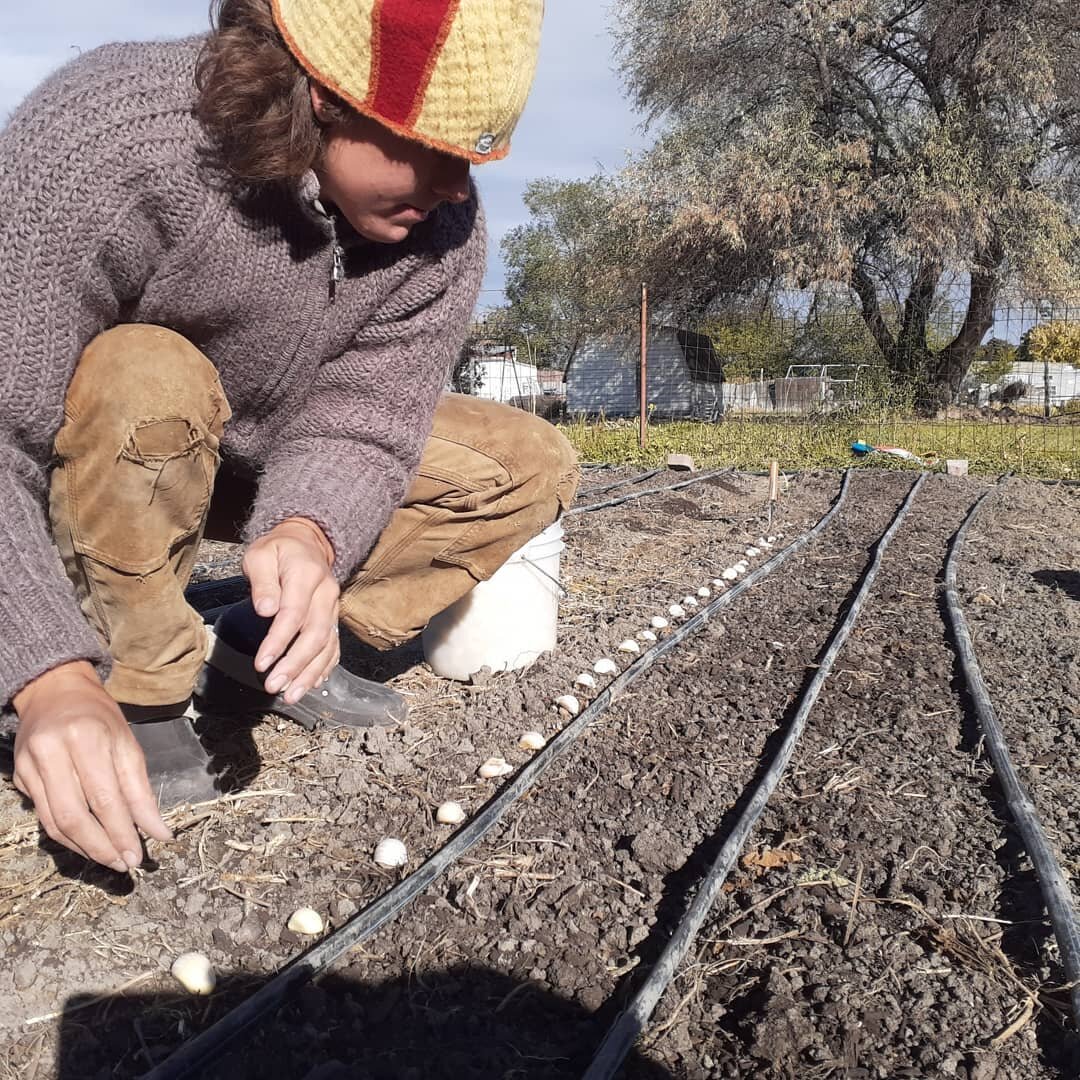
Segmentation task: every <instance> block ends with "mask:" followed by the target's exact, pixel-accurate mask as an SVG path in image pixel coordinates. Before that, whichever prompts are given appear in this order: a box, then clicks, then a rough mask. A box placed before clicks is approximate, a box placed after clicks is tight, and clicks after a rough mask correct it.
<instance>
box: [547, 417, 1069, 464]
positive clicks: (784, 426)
mask: <svg viewBox="0 0 1080 1080" xmlns="http://www.w3.org/2000/svg"><path fill="white" fill-rule="evenodd" d="M561 430H562V431H563V433H564V434H565V435H566V436H567V437H568V438H569V439H570V441H571V442H572V443H573V444H574V446H575V448H576V449H577V451H578V454H579V455H580V457H581V459H582V461H587V462H606V463H610V464H614V465H636V466H641V467H642V468H647V467H649V466H657V465H662V464H663V463H664V461H665V460H666V458H667V456H668V454H672V453H679V454H690V455H691V456H692V457H693V458H694V460H695V461H696V462H697V464H698V466H699V467H700V468H706V469H707V468H719V467H727V466H734V467H735V468H738V469H747V470H760V469H767V468H768V466H769V462H770V461H772V460H773V459H774V458H775V459H777V460H779V462H780V465H781V468H784V469H813V468H843V467H846V466H848V465H852V464H858V463H859V462H860V461H863V462H865V463H866V464H868V465H872V466H874V467H875V468H880V467H882V466H883V465H895V466H896V467H899V468H918V467H919V466H918V465H917V464H916V463H914V462H904V461H901V460H899V459H897V458H894V457H889V456H887V455H884V454H871V455H869V456H867V457H864V458H861V459H860V458H857V457H856V456H855V455H854V454H853V453H852V452H851V444H852V443H853V442H855V441H856V440H858V439H862V440H865V441H866V442H869V443H872V444H874V445H876V446H899V447H903V448H904V449H906V450H910V451H911V452H912V453H914V454H916V455H918V456H919V457H921V458H923V459H924V460H925V461H926V462H927V464H939V463H940V464H941V466H942V468H944V462H945V460H946V459H947V458H966V459H967V460H968V462H969V468H970V470H971V472H972V473H976V474H983V475H992V474H1000V473H1003V472H1008V471H1010V470H1011V471H1013V472H1015V473H1017V474H1018V475H1022V476H1031V477H1039V478H1044V479H1062V480H1077V479H1080V425H1075V424H1067V423H1045V422H1042V423H1036V422H1025V421H1016V422H1012V423H1000V422H993V421H986V422H978V421H972V420H962V421H959V420H927V421H921V420H912V419H906V418H891V417H880V416H875V417H873V418H872V419H868V418H865V417H855V416H845V417H816V418H813V419H801V418H800V419H794V418H791V419H789V418H772V419H738V420H733V421H731V420H729V421H725V422H721V423H705V422H702V421H695V420H680V421H671V422H666V423H655V424H652V425H650V427H649V435H648V445H647V446H646V448H645V449H644V450H642V449H641V448H640V447H639V446H638V424H637V421H636V420H614V421H612V420H591V421H586V420H584V419H577V420H574V421H571V422H569V423H566V424H563V425H562V426H561Z"/></svg>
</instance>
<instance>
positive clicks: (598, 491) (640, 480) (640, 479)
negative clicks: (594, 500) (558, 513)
mask: <svg viewBox="0 0 1080 1080" xmlns="http://www.w3.org/2000/svg"><path fill="white" fill-rule="evenodd" d="M662 472H667V469H652V470H650V471H649V472H646V473H641V474H640V475H639V476H628V477H627V478H626V479H625V480H616V481H615V483H614V484H604V485H602V486H601V487H594V488H589V490H588V491H580V492H578V498H579V499H588V498H591V497H592V496H593V495H604V494H606V493H607V492H609V491H614V490H615V489H616V488H620V487H624V486H625V485H627V484H644V483H645V481H646V480H651V479H652V478H653V477H654V476H659V475H660V474H661V473H662Z"/></svg>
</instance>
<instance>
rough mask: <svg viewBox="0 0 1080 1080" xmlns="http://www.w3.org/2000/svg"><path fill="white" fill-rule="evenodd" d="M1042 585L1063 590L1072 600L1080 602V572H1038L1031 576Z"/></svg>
mask: <svg viewBox="0 0 1080 1080" xmlns="http://www.w3.org/2000/svg"><path fill="white" fill-rule="evenodd" d="M1031 576H1032V577H1033V578H1034V579H1035V580H1036V581H1037V582H1038V583H1039V584H1040V585H1048V586H1049V587H1050V588H1052V589H1061V591H1062V592H1063V593H1065V595H1066V596H1068V597H1069V599H1070V600H1080V571H1078V570H1036V571H1035V573H1033V574H1032V575H1031Z"/></svg>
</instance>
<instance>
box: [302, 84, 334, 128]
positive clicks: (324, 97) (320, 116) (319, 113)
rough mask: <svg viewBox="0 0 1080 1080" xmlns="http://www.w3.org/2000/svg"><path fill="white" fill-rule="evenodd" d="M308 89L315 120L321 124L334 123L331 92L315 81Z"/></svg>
mask: <svg viewBox="0 0 1080 1080" xmlns="http://www.w3.org/2000/svg"><path fill="white" fill-rule="evenodd" d="M308 88H309V89H310V91H311V108H312V111H313V112H314V113H315V119H316V120H317V121H318V122H319V123H320V124H329V123H332V122H333V119H334V116H333V105H332V103H331V98H330V92H329V91H328V90H327V89H326V87H325V86H323V85H322V84H321V83H317V82H316V81H315V80H314V79H312V80H310V82H309V83H308Z"/></svg>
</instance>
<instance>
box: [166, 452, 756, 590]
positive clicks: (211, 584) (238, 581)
mask: <svg viewBox="0 0 1080 1080" xmlns="http://www.w3.org/2000/svg"><path fill="white" fill-rule="evenodd" d="M666 471H667V470H666V469H655V470H654V471H653V472H647V473H642V474H641V475H640V476H634V477H631V478H630V479H629V480H620V481H619V482H618V483H617V484H609V485H607V486H606V487H602V488H596V489H594V490H593V491H589V492H586V494H588V495H600V494H603V493H604V492H605V491H611V490H612V489H613V488H617V487H622V486H623V485H624V484H631V483H633V484H640V483H643V482H644V481H646V480H648V479H650V478H651V477H653V476H656V475H657V474H658V473H662V472H666ZM734 471H735V470H734V469H716V470H714V471H713V472H707V473H700V474H699V475H698V476H695V477H694V478H693V479H691V480H680V481H679V482H678V483H677V484H668V485H667V486H666V487H658V488H649V489H648V491H632V492H630V493H629V494H627V495H620V496H619V497H618V498H615V499H609V500H607V501H606V502H599V503H590V504H589V505H588V506H575V507H574V508H573V509H571V510H567V511H566V512H565V513H564V514H563V517H564V518H567V517H570V515H571V514H584V513H587V512H588V511H591V510H606V509H607V508H608V507H610V506H621V505H622V504H623V503H626V502H630V501H631V500H633V499H643V498H645V496H646V495H660V494H663V493H664V492H665V491H677V490H679V489H680V488H685V487H690V485H691V484H700V483H701V482H702V481H703V480H711V479H712V478H713V477H714V476H724V475H725V474H727V473H731V472H734ZM241 587H244V588H246V587H247V579H246V578H244V577H239V576H237V577H227V578H221V579H220V580H218V581H200V582H199V583H198V584H197V585H189V586H188V587H187V588H186V589H185V590H184V595H185V596H186V597H187V600H188V602H189V603H192V604H193V606H197V604H198V601H199V599H200V598H201V597H203V596H213V595H214V593H217V592H221V591H223V590H230V589H238V588H241Z"/></svg>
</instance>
